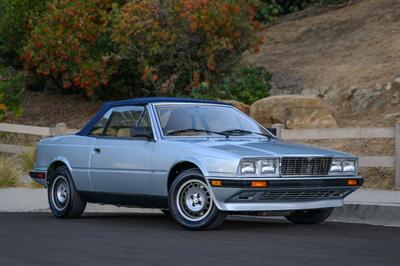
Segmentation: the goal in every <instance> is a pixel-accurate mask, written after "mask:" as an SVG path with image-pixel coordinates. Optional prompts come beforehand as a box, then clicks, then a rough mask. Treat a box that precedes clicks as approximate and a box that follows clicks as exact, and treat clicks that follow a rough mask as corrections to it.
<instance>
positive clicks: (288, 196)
mask: <svg viewBox="0 0 400 266" xmlns="http://www.w3.org/2000/svg"><path fill="white" fill-rule="evenodd" d="M350 192H351V191H350V190H342V189H327V190H315V191H314V190H308V191H307V190H303V191H298V190H294V191H268V192H265V193H263V194H262V195H261V196H259V197H258V198H257V199H258V200H261V201H307V200H327V199H337V198H343V197H345V196H346V195H348V194H349V193H350Z"/></svg>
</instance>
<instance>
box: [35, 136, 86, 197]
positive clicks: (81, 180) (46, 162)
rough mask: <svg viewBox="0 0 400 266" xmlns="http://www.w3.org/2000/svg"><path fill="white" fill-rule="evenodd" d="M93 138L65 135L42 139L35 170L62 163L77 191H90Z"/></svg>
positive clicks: (38, 147) (38, 148)
mask: <svg viewBox="0 0 400 266" xmlns="http://www.w3.org/2000/svg"><path fill="white" fill-rule="evenodd" d="M93 143H94V138H91V137H85V136H76V135H67V136H59V137H51V138H46V139H43V140H41V141H40V142H39V144H38V145H37V157H36V162H35V169H37V170H47V169H48V168H49V166H50V165H51V164H52V163H53V162H56V161H62V162H64V163H65V164H66V165H67V166H68V168H69V170H70V172H71V175H72V178H73V180H74V183H75V186H76V188H77V190H85V191H90V190H91V189H92V188H91V184H90V179H89V164H90V154H91V152H92V148H93Z"/></svg>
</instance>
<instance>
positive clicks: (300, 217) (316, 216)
mask: <svg viewBox="0 0 400 266" xmlns="http://www.w3.org/2000/svg"><path fill="white" fill-rule="evenodd" d="M333 209H334V208H326V209H317V210H302V211H294V212H292V213H291V214H289V215H288V216H285V217H286V219H288V220H289V221H291V222H292V223H295V224H320V223H322V222H323V221H325V220H326V219H328V217H329V216H330V215H331V214H332V211H333Z"/></svg>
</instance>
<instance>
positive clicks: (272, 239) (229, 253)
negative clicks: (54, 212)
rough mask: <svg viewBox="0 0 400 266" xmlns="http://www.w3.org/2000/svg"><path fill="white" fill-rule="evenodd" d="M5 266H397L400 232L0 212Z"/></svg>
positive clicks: (155, 217)
mask: <svg viewBox="0 0 400 266" xmlns="http://www.w3.org/2000/svg"><path fill="white" fill-rule="evenodd" d="M0 228H1V230H0V265H43V264H47V265H50V264H54V265H340V266H343V265H380V266H381V265H399V263H400V228H398V227H382V226H372V225H359V224H345V223H325V224H321V225H317V226H303V225H293V224H289V223H287V222H285V221H283V220H274V219H268V220H267V219H250V220H248V219H243V218H238V217H234V218H230V220H229V221H227V222H226V223H225V224H224V225H223V226H222V227H221V228H220V229H219V230H217V231H206V232H191V231H186V230H184V229H182V228H181V227H179V226H178V225H176V224H175V222H174V221H172V220H171V219H169V218H168V217H165V216H163V215H160V214H137V213H136V214H132V213H130V214H129V213H125V214H115V213H109V214H97V213H91V214H86V215H85V216H83V217H82V218H80V219H74V220H60V219H56V218H53V217H52V216H51V214H50V213H43V212H42V213H0Z"/></svg>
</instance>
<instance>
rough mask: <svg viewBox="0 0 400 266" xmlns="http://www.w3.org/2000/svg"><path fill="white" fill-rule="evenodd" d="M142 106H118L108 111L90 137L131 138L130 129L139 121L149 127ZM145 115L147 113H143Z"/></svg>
mask: <svg viewBox="0 0 400 266" xmlns="http://www.w3.org/2000/svg"><path fill="white" fill-rule="evenodd" d="M144 111H145V108H144V107H143V106H119V107H114V108H112V109H110V110H109V111H108V112H107V113H106V114H104V116H103V117H102V118H100V120H99V121H98V122H97V123H96V125H95V126H94V127H93V130H92V132H91V134H90V135H95V136H96V135H97V136H107V137H115V138H129V137H130V136H131V128H132V127H133V126H136V125H138V123H139V119H140V118H142V119H141V121H143V123H147V126H148V127H150V122H149V121H146V118H145V117H148V115H147V116H145V115H146V114H143V116H142V113H143V112H144ZM145 113H147V112H145Z"/></svg>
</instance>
